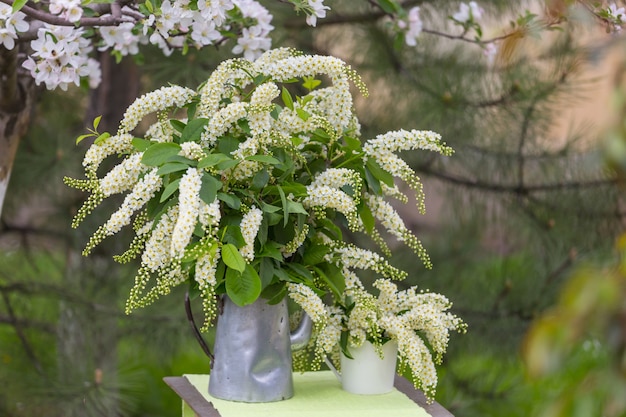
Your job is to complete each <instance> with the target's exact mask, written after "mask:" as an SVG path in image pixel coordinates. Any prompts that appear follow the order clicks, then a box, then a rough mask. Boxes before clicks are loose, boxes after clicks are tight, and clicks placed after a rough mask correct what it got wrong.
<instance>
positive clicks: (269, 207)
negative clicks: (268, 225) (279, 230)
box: [261, 201, 280, 213]
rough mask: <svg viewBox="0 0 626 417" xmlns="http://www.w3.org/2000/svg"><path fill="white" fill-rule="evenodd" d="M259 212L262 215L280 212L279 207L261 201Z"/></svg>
mask: <svg viewBox="0 0 626 417" xmlns="http://www.w3.org/2000/svg"><path fill="white" fill-rule="evenodd" d="M261 210H262V211H263V213H276V212H277V211H280V207H278V206H273V205H271V204H267V203H265V202H263V201H261Z"/></svg>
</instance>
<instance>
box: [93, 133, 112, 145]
mask: <svg viewBox="0 0 626 417" xmlns="http://www.w3.org/2000/svg"><path fill="white" fill-rule="evenodd" d="M110 137H111V134H110V133H109V132H104V133H101V134H100V136H98V137H97V138H96V140H94V141H93V143H94V144H95V145H100V144H101V143H104V141H106V140H107V139H108V138H110Z"/></svg>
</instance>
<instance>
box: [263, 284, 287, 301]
mask: <svg viewBox="0 0 626 417" xmlns="http://www.w3.org/2000/svg"><path fill="white" fill-rule="evenodd" d="M261 296H262V297H263V298H266V299H267V304H269V305H274V304H278V303H280V302H281V301H283V300H284V299H285V297H286V296H287V287H286V286H285V284H284V283H283V282H277V283H274V284H272V285H270V286H269V287H267V288H265V289H264V290H263V292H262V293H261Z"/></svg>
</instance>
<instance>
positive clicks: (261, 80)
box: [253, 74, 272, 85]
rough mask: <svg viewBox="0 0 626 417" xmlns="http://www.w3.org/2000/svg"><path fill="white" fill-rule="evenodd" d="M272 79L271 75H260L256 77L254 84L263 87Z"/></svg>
mask: <svg viewBox="0 0 626 417" xmlns="http://www.w3.org/2000/svg"><path fill="white" fill-rule="evenodd" d="M271 78H272V76H271V75H265V74H259V75H257V76H256V77H254V80H253V81H254V84H255V85H261V84H263V83H264V82H266V81H268V80H270V79H271Z"/></svg>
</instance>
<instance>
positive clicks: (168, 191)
mask: <svg viewBox="0 0 626 417" xmlns="http://www.w3.org/2000/svg"><path fill="white" fill-rule="evenodd" d="M179 184H180V178H179V179H177V180H174V181H172V182H170V183H169V184H168V185H167V187H165V190H163V194H161V199H160V200H159V202H160V203H162V202H164V201H165V200H167V199H168V198H170V196H171V195H172V194H174V193H175V192H176V191H178V185H179Z"/></svg>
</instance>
